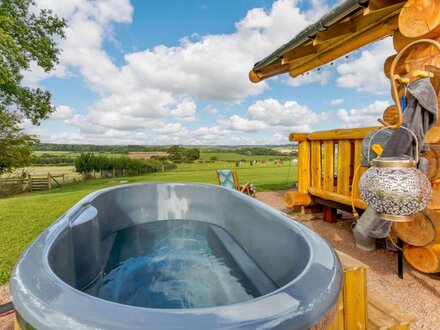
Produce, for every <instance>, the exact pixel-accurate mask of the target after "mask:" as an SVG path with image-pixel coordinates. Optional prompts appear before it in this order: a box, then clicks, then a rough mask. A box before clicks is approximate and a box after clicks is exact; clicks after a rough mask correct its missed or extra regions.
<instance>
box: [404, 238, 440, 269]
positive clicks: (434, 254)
mask: <svg viewBox="0 0 440 330" xmlns="http://www.w3.org/2000/svg"><path fill="white" fill-rule="evenodd" d="M403 255H404V256H405V259H406V261H408V263H409V264H410V265H411V266H413V267H414V268H416V269H417V270H419V271H421V272H423V273H438V272H440V244H433V245H428V246H424V247H416V246H411V245H405V247H404V249H403Z"/></svg>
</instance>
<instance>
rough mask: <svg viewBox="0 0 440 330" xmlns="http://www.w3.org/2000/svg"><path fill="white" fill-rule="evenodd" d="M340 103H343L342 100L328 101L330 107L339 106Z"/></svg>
mask: <svg viewBox="0 0 440 330" xmlns="http://www.w3.org/2000/svg"><path fill="white" fill-rule="evenodd" d="M342 103H344V99H342V98H341V99H333V100H331V101H330V104H331V105H339V104H342Z"/></svg>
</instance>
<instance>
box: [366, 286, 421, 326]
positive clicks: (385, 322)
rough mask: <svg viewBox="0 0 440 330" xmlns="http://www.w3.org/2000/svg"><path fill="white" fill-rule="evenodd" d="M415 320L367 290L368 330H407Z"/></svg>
mask: <svg viewBox="0 0 440 330" xmlns="http://www.w3.org/2000/svg"><path fill="white" fill-rule="evenodd" d="M415 321H417V320H416V318H415V317H414V316H412V315H410V314H407V313H405V312H402V311H401V310H399V308H397V307H396V306H394V305H393V304H392V303H391V302H389V301H388V300H386V299H385V298H383V297H381V296H380V295H378V294H377V293H375V292H373V291H371V290H368V323H367V329H368V330H378V329H380V330H383V329H390V330H407V329H408V330H409V329H410V325H411V323H414V322H415Z"/></svg>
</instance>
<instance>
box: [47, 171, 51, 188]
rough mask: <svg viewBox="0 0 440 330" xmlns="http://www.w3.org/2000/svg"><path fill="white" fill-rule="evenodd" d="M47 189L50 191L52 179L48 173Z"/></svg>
mask: <svg viewBox="0 0 440 330" xmlns="http://www.w3.org/2000/svg"><path fill="white" fill-rule="evenodd" d="M47 189H48V190H51V189H52V178H51V175H50V173H47Z"/></svg>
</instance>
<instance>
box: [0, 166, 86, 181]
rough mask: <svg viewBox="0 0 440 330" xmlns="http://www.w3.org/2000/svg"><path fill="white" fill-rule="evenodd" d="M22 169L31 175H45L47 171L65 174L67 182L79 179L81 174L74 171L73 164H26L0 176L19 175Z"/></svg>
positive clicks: (53, 173)
mask: <svg viewBox="0 0 440 330" xmlns="http://www.w3.org/2000/svg"><path fill="white" fill-rule="evenodd" d="M22 170H25V171H26V172H28V173H30V174H31V175H32V176H46V175H47V174H48V173H50V174H52V175H61V174H64V175H65V178H64V179H65V181H66V182H69V181H72V180H73V179H80V178H81V175H80V174H79V173H76V172H75V166H71V165H70V166H27V167H24V168H22V169H17V170H15V171H14V172H12V173H8V174H3V175H1V176H0V177H10V176H20V174H21V172H22Z"/></svg>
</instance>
